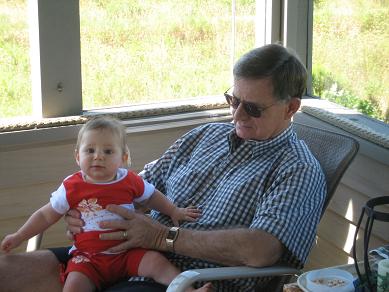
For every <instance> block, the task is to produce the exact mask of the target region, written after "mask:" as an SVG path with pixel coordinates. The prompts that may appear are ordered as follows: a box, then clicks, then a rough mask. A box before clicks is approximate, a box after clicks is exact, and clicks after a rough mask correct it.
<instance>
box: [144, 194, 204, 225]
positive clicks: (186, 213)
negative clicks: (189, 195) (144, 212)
mask: <svg viewBox="0 0 389 292" xmlns="http://www.w3.org/2000/svg"><path fill="white" fill-rule="evenodd" d="M145 206H146V207H148V208H150V209H153V210H157V211H159V212H161V213H163V214H165V215H168V216H170V217H171V218H172V221H173V224H174V225H175V226H178V225H179V221H195V220H196V219H197V218H199V217H200V216H201V211H200V210H199V209H197V208H196V207H187V208H178V207H177V206H175V205H174V204H173V203H172V202H170V201H169V199H168V198H166V196H165V195H163V194H162V193H161V192H160V191H158V190H157V189H155V191H154V193H153V194H152V195H151V197H150V198H149V199H148V200H147V201H146V203H145Z"/></svg>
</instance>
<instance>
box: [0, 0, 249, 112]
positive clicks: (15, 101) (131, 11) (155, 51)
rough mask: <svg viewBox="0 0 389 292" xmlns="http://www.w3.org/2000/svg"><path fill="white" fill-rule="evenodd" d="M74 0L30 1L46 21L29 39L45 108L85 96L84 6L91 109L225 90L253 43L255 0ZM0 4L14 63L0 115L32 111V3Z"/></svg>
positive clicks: (86, 101)
mask: <svg viewBox="0 0 389 292" xmlns="http://www.w3.org/2000/svg"><path fill="white" fill-rule="evenodd" d="M36 2H38V1H36ZM30 3H35V1H31V2H30ZM70 3H77V1H75V2H73V1H69V2H68V1H46V2H45V1H39V5H41V6H40V7H38V6H39V5H38V4H34V5H36V7H32V8H31V7H30V10H32V11H33V12H32V15H34V13H35V15H34V17H36V18H37V15H38V13H37V11H38V10H39V12H40V13H39V16H40V19H39V22H40V23H39V24H36V27H35V31H38V26H39V31H40V34H41V35H42V34H44V35H48V37H46V38H43V40H40V41H39V45H37V43H35V44H34V45H32V47H33V48H35V53H34V54H33V56H32V60H31V61H32V63H33V74H32V75H33V76H35V77H34V78H37V76H39V75H41V76H40V78H41V79H42V80H38V81H37V82H36V83H34V84H35V85H36V84H37V83H39V85H38V87H39V88H38V89H37V88H34V86H33V89H32V90H33V92H34V94H33V98H35V96H36V92H38V93H37V94H38V95H40V91H41V92H42V95H43V97H42V100H43V101H42V104H43V105H42V108H45V107H47V108H50V110H49V113H47V114H46V115H45V114H43V115H44V116H58V114H59V111H60V110H61V109H62V108H63V107H65V106H68V104H70V103H71V101H70V99H74V100H76V101H75V103H76V106H73V108H71V109H70V111H71V112H73V113H74V112H75V111H74V108H76V110H77V108H78V106H77V99H78V100H80V99H81V82H80V81H79V80H80V78H79V77H78V75H77V74H78V72H77V66H79V65H77V58H75V59H74V58H73V57H72V56H71V54H72V53H73V52H75V53H74V54H75V55H77V46H80V44H77V42H76V41H75V40H74V39H75V37H76V36H77V34H76V33H74V32H72V30H74V27H77V24H75V22H77V21H78V9H79V14H80V18H79V19H80V40H81V61H80V62H79V63H81V74H82V108H83V109H84V110H89V109H93V108H99V107H112V106H123V105H133V104H143V103H153V102H160V101H170V100H177V99H185V98H191V97H198V96H204V97H205V96H209V95H220V94H221V93H222V92H223V91H224V90H225V88H226V87H228V86H229V85H230V83H231V64H232V59H233V57H234V56H239V55H241V54H242V53H244V52H245V51H247V50H249V49H250V48H252V47H253V46H254V43H255V5H256V1H255V0H236V1H235V0H233V2H232V1H226V0H218V1H179V0H170V1H124V0H100V1H92V0H80V1H79V7H78V6H77V7H74V5H77V4H70ZM72 5H73V6H72ZM30 6H33V5H30ZM0 7H1V11H2V12H1V15H2V16H1V19H2V24H1V26H2V32H1V38H2V44H1V48H0V49H1V53H0V54H1V56H2V57H1V58H2V60H1V63H2V67H3V62H4V63H5V64H9V71H7V72H4V73H3V74H2V83H1V86H2V88H1V89H2V90H1V92H2V94H4V96H2V97H1V107H0V116H1V117H2V118H3V117H13V116H21V115H31V114H32V113H33V109H32V108H33V105H36V104H38V108H39V106H40V103H41V101H39V100H38V101H37V100H36V99H35V100H34V102H32V98H31V95H32V94H31V79H30V62H29V58H28V56H29V44H28V24H27V23H26V19H27V3H26V1H1V2H0ZM232 7H234V12H232ZM34 9H35V12H34ZM56 11H57V12H56ZM42 12H43V13H42ZM56 13H60V14H58V15H57V16H55V15H56ZM76 14H77V15H76ZM69 16H70V17H69ZM72 17H73V18H72ZM67 21H68V22H67ZM233 24H235V27H236V28H235V30H236V31H235V35H234V36H235V37H234V36H233V33H232V26H233ZM10 28H12V29H10ZM9 31H13V32H12V33H11V32H9ZM43 31H44V32H43ZM69 31H70V34H69V35H67V34H68V33H69ZM35 37H37V34H36V35H35ZM35 42H36V39H35ZM33 43H34V41H33ZM69 43H71V44H70V45H69ZM9 46H12V49H9V50H8V51H7V48H9ZM53 46H54V48H53ZM55 46H56V47H55ZM46 49H48V50H51V51H50V52H49V53H47V51H45V50H46ZM37 50H40V51H38V52H37ZM19 51H20V53H19ZM53 51H54V52H53ZM4 52H5V53H4ZM7 54H8V55H7ZM39 54H40V56H39ZM7 62H8V63H7ZM34 62H35V67H34ZM38 63H39V64H38ZM45 66H46V67H45ZM38 67H39V68H38ZM34 68H35V69H34ZM37 68H38V70H36V69H37ZM77 80H78V83H79V85H77V84H76V83H77ZM78 87H79V88H80V94H78ZM3 89H4V90H3ZM69 90H70V91H71V92H69ZM66 92H68V93H67V94H68V95H66ZM77 95H80V96H77ZM61 102H62V103H61ZM59 115H60V114H59Z"/></svg>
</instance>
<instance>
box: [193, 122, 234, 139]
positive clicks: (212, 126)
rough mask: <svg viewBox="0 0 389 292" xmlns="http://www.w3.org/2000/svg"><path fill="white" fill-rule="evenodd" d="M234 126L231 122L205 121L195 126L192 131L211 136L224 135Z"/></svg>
mask: <svg viewBox="0 0 389 292" xmlns="http://www.w3.org/2000/svg"><path fill="white" fill-rule="evenodd" d="M233 128H234V125H233V124H232V123H207V124H204V125H201V126H198V127H197V128H195V129H194V130H193V131H192V132H193V133H197V134H204V133H207V134H210V135H211V136H215V135H224V134H226V133H227V134H228V133H230V132H231V130H232V129H233Z"/></svg>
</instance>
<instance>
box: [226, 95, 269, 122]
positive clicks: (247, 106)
mask: <svg viewBox="0 0 389 292" xmlns="http://www.w3.org/2000/svg"><path fill="white" fill-rule="evenodd" d="M224 97H225V98H226V100H227V103H228V104H229V105H230V106H231V107H232V108H233V109H237V108H238V106H239V105H240V103H241V101H240V100H239V99H238V98H236V97H235V96H233V95H230V94H228V93H225V94H224ZM242 105H243V108H244V110H245V112H246V113H247V114H248V115H250V116H252V117H254V118H259V117H260V116H261V114H262V112H261V110H260V109H259V108H258V107H257V106H256V105H254V104H251V103H249V102H242Z"/></svg>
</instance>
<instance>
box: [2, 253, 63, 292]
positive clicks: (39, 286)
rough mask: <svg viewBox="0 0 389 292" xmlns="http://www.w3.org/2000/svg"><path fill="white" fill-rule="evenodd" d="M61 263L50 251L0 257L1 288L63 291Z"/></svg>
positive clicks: (5, 289)
mask: <svg viewBox="0 0 389 292" xmlns="http://www.w3.org/2000/svg"><path fill="white" fill-rule="evenodd" d="M59 272H60V270H59V262H58V260H57V258H56V257H55V256H54V254H53V253H52V252H51V251H49V250H38V251H34V252H29V253H20V254H10V255H1V256H0V287H1V289H0V290H1V291H2V292H10V291H18V292H24V291H26V292H27V291H37V292H38V291H42V292H43V291H52V292H55V291H62V284H61V282H60V277H59Z"/></svg>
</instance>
